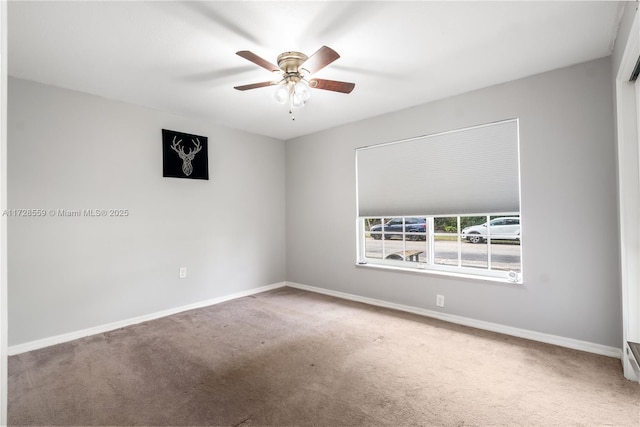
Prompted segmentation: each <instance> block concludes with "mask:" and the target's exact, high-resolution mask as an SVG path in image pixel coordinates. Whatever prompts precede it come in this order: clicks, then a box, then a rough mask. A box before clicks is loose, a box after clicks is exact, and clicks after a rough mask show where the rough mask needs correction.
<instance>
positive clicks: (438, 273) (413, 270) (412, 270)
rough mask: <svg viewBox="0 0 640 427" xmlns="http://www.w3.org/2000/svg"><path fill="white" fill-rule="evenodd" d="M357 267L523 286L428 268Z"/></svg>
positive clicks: (362, 265) (491, 278) (372, 265)
mask: <svg viewBox="0 0 640 427" xmlns="http://www.w3.org/2000/svg"><path fill="white" fill-rule="evenodd" d="M355 266H356V267H361V268H371V269H375V270H390V271H401V272H405V273H414V274H428V275H436V276H445V277H452V278H457V279H471V280H482V281H485V282H494V283H502V284H508V285H522V284H523V281H522V279H520V280H518V281H512V280H509V279H505V278H501V277H493V276H483V275H477V274H466V273H460V272H454V271H441V270H433V269H427V268H409V267H401V266H397V265H381V264H368V263H359V262H358V263H356V264H355Z"/></svg>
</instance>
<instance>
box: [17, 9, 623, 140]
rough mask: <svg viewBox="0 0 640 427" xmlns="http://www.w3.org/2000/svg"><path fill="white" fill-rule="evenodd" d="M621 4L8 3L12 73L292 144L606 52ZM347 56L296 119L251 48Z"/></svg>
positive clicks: (268, 53)
mask: <svg viewBox="0 0 640 427" xmlns="http://www.w3.org/2000/svg"><path fill="white" fill-rule="evenodd" d="M621 8H622V5H621V4H620V3H619V2H612V1H604V2H594V1H586V2H583V1H549V2H538V1H535V2H515V1H514V2H485V1H472V2H457V1H412V2H399V1H374V2H369V1H358V2H336V1H324V2H310V1H282V2H270V1H259V2H258V1H255V2H254V1H231V2H221V1H215V2H194V1H188V2H170V1H153V2H140V1H136V2H132V1H129V2H113V1H108V2H98V1H81V2H77V1H76V2H53V1H50V2H29V1H20V2H16V1H12V2H10V3H9V6H8V10H9V18H8V25H9V29H8V30H9V61H8V68H9V74H10V75H12V76H15V77H19V78H23V79H29V80H34V81H37V82H42V83H46V84H50V85H54V86H59V87H63V88H68V89H73V90H78V91H82V92H86V93H90V94H94V95H99V96H103V97H106V98H110V99H115V100H121V101H125V102H128V103H132V104H137V105H142V106H146V107H150V108H154V109H158V110H162V111H167V112H172V113H176V114H180V115H186V116H191V117H197V118H206V119H207V120H210V121H211V122H212V123H216V124H220V125H223V126H228V127H232V128H236V129H243V130H246V131H249V132H253V133H257V134H262V135H267V136H271V137H274V138H278V139H282V140H287V139H290V138H293V137H296V136H300V135H305V134H308V133H312V132H316V131H320V130H323V129H327V128H331V127H335V126H338V125H341V124H344V123H348V122H352V121H356V120H361V119H365V118H370V117H375V116H378V115H381V114H384V113H388V112H392V111H397V110H401V109H404V108H408V107H411V106H414V105H419V104H423V103H426V102H429V101H432V100H435V99H440V98H443V97H447V96H451V95H455V94H459V93H463V92H468V91H470V90H474V89H479V88H482V87H487V86H491V85H494V84H497V83H501V82H505V81H510V80H514V79H518V78H521V77H525V76H528V75H532V74H537V73H540V72H544V71H548V70H552V69H557V68H561V67H565V66H568V65H571V64H576V63H580V62H584V61H588V60H591V59H596V58H600V57H604V56H607V55H610V54H611V52H612V49H613V44H614V41H615V36H616V32H617V29H618V25H619V21H620V16H621ZM322 45H327V46H329V47H331V48H333V49H334V50H336V51H337V52H338V53H339V54H340V55H341V58H339V59H338V60H337V61H335V62H334V63H332V64H331V65H329V66H327V67H326V68H324V69H322V70H320V71H319V72H318V73H316V74H315V76H316V77H319V78H326V79H333V80H342V81H348V82H355V83H356V87H355V89H354V91H353V92H352V93H351V94H349V95H345V94H341V93H334V92H328V91H323V90H319V89H315V90H312V97H311V99H310V100H309V101H308V103H307V105H306V106H305V107H303V108H302V109H300V110H298V111H297V112H296V121H295V122H294V121H291V119H290V118H289V115H288V114H287V108H286V107H285V106H283V105H280V104H277V103H276V102H275V101H274V100H273V99H272V91H273V88H272V87H267V88H261V89H255V90H251V91H246V92H240V91H237V90H235V89H233V86H237V85H241V84H248V83H254V82H262V81H268V80H272V76H271V74H270V73H269V72H268V71H267V70H265V69H263V68H260V67H258V66H256V65H255V64H253V63H251V62H248V61H247V60H245V59H243V58H241V57H239V56H237V55H236V54H235V52H236V51H238V50H250V51H252V52H254V53H255V54H257V55H259V56H261V57H263V58H265V59H267V60H269V61H270V62H273V63H276V57H277V56H278V54H280V53H282V52H284V51H289V50H297V51H301V52H304V53H306V54H308V55H311V54H312V53H313V52H315V51H316V50H317V49H318V48H319V47H320V46H322Z"/></svg>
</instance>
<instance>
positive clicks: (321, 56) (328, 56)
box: [300, 46, 340, 74]
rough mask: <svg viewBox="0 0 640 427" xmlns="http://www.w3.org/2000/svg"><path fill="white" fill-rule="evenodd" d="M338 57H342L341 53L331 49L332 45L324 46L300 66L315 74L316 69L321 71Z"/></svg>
mask: <svg viewBox="0 0 640 427" xmlns="http://www.w3.org/2000/svg"><path fill="white" fill-rule="evenodd" d="M338 58H340V55H338V52H336V51H335V50H333V49H331V48H330V47H327V46H322V47H321V48H320V49H318V50H317V51H316V53H314V54H313V55H311V56H310V57H309V59H307V60H306V61H304V62H303V63H302V65H301V66H300V68H304V69H305V70H307V71H308V72H309V73H310V74H313V73H315V72H316V71H319V70H321V69H323V68H324V67H326V66H327V65H329V64H331V63H332V62H333V61H335V60H336V59H338Z"/></svg>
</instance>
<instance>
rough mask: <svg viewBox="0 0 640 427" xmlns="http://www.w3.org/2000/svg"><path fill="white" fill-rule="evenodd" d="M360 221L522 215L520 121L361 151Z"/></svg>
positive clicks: (358, 187) (358, 158) (358, 152)
mask: <svg viewBox="0 0 640 427" xmlns="http://www.w3.org/2000/svg"><path fill="white" fill-rule="evenodd" d="M356 168H357V191H358V197H357V200H358V215H359V216H360V217H371V216H404V215H454V214H456V215H459V214H481V213H490V212H519V211H520V167H519V152H518V120H517V119H513V120H507V121H503V122H497V123H491V124H487V125H482V126H476V127H472V128H466V129H461V130H456V131H452V132H445V133H439V134H434V135H427V136H421V137H416V138H412V139H408V140H403V141H397V142H392V143H387V144H380V145H374V146H369V147H362V148H358V149H356Z"/></svg>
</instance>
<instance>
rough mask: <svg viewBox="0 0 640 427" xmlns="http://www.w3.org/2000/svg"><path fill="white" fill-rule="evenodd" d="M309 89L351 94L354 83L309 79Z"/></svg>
mask: <svg viewBox="0 0 640 427" xmlns="http://www.w3.org/2000/svg"><path fill="white" fill-rule="evenodd" d="M309 87H312V88H314V89H324V90H331V91H333V92H341V93H351V91H352V90H353V88H354V87H356V84H355V83H347V82H339V81H337V80H326V79H311V80H309Z"/></svg>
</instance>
